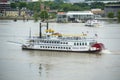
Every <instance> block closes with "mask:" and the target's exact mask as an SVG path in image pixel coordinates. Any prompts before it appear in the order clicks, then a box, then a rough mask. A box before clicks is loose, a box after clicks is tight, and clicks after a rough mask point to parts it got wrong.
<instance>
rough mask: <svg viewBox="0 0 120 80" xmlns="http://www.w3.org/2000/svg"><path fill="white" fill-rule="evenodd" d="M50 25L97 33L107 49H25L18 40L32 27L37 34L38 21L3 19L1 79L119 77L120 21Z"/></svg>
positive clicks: (69, 31) (61, 29)
mask: <svg viewBox="0 0 120 80" xmlns="http://www.w3.org/2000/svg"><path fill="white" fill-rule="evenodd" d="M49 27H50V28H51V29H54V30H55V31H56V32H60V33H63V34H81V33H83V32H84V33H89V35H94V34H98V37H97V40H98V41H99V42H102V43H103V44H104V45H105V47H106V50H105V51H103V52H102V53H101V54H87V53H85V54H84V53H72V52H71V53H69V52H52V51H32V50H22V49H21V44H18V42H19V43H24V42H25V40H26V39H27V38H28V37H29V31H30V29H31V35H32V36H36V35H38V33H39V22H34V21H32V20H31V21H22V20H18V21H17V22H14V21H12V20H0V80H120V24H118V23H116V22H103V25H102V26H101V27H85V26H84V23H65V24H58V23H50V24H49ZM45 29H46V27H43V28H42V31H43V33H44V30H45ZM11 41H12V42H11ZM13 42H14V43H13ZM15 42H16V43H15Z"/></svg>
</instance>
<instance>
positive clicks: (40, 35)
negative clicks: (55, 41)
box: [39, 23, 42, 38]
mask: <svg viewBox="0 0 120 80" xmlns="http://www.w3.org/2000/svg"><path fill="white" fill-rule="evenodd" d="M41 27H42V25H41V23H40V32H39V38H41V37H42V31H41Z"/></svg>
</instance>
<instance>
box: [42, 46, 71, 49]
mask: <svg viewBox="0 0 120 80" xmlns="http://www.w3.org/2000/svg"><path fill="white" fill-rule="evenodd" d="M40 48H47V49H71V47H58V46H55V47H53V46H40Z"/></svg>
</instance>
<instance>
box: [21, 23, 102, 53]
mask: <svg viewBox="0 0 120 80" xmlns="http://www.w3.org/2000/svg"><path fill="white" fill-rule="evenodd" d="M41 32H42V31H41V23H40V33H39V37H34V38H29V39H28V41H27V43H26V44H23V45H22V49H25V50H44V51H46V50H48V51H67V52H88V53H92V52H97V53H98V52H100V51H101V50H102V49H104V45H103V44H102V43H98V42H97V41H96V40H95V39H93V38H88V37H87V34H81V36H64V35H62V34H60V33H55V32H54V30H52V29H48V24H47V29H46V34H45V35H44V36H42V33H41Z"/></svg>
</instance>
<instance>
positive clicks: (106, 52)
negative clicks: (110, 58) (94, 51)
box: [100, 49, 112, 54]
mask: <svg viewBox="0 0 120 80" xmlns="http://www.w3.org/2000/svg"><path fill="white" fill-rule="evenodd" d="M100 53H101V54H112V52H111V51H109V50H107V49H105V50H102V51H101V52H100Z"/></svg>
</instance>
